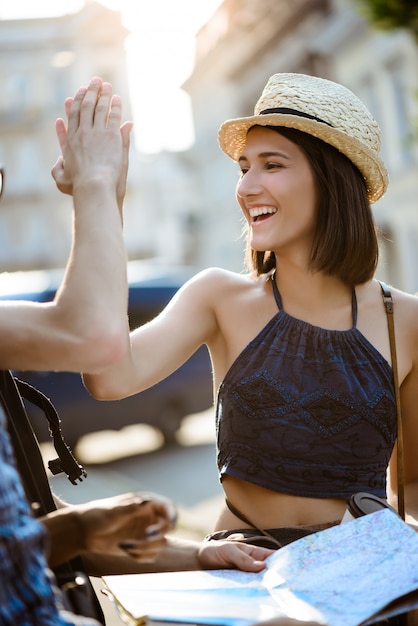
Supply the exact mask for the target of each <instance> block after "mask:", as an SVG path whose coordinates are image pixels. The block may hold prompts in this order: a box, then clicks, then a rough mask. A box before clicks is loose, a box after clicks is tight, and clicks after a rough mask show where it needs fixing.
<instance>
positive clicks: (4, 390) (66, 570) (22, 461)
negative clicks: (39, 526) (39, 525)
mask: <svg viewBox="0 0 418 626" xmlns="http://www.w3.org/2000/svg"><path fill="white" fill-rule="evenodd" d="M21 391H22V395H21V393H20V392H21ZM22 396H24V397H25V398H26V399H28V400H29V401H31V402H33V403H34V404H36V405H37V406H38V407H39V408H41V409H42V410H43V411H44V412H45V414H46V416H47V419H48V422H49V426H50V431H51V436H52V438H53V441H54V445H55V449H56V451H57V453H58V459H54V460H53V461H50V462H49V466H50V469H51V471H52V472H53V473H54V474H57V473H58V472H61V471H65V472H66V473H67V477H68V479H69V480H70V481H71V482H72V483H73V484H76V480H82V478H84V477H85V476H86V475H87V474H86V472H85V470H84V468H83V467H82V466H81V465H79V464H78V462H77V461H76V459H75V458H74V456H73V455H72V453H71V450H70V449H69V448H68V446H67V445H66V444H65V442H64V440H63V438H62V434H61V428H60V420H59V417H58V414H57V412H56V410H55V407H54V406H53V404H52V403H51V401H50V400H49V399H48V398H47V397H46V396H44V394H42V393H41V392H40V391H39V390H38V389H35V387H32V386H31V385H29V384H28V383H24V382H23V381H19V380H18V379H16V378H15V377H14V376H13V374H12V373H11V372H10V371H9V370H0V402H1V403H2V406H3V409H4V412H5V415H6V418H7V426H8V430H9V434H10V438H11V441H12V445H13V449H14V454H15V458H16V464H17V468H18V471H19V474H20V477H21V480H22V484H23V488H24V490H25V493H26V497H27V499H28V501H29V502H30V503H31V505H32V510H33V513H34V515H35V516H37V517H40V516H42V515H46V514H47V513H50V512H51V511H55V510H56V508H57V507H56V504H55V501H54V497H53V495H52V492H51V487H50V484H49V480H48V476H47V474H46V471H45V466H44V462H43V458H42V454H41V451H40V449H39V443H38V440H37V438H36V436H35V433H34V432H33V429H32V425H31V423H30V421H29V418H28V416H27V413H26V409H25V406H24V404H23V400H22ZM76 571H81V572H85V568H84V563H83V561H82V559H81V558H80V557H76V558H75V559H71V561H67V562H65V563H62V564H61V565H58V566H57V567H54V573H55V574H56V575H57V576H58V577H65V576H72V577H74V576H73V574H74V572H76ZM87 584H88V585H89V588H90V591H91V601H92V603H93V606H94V617H95V618H96V619H97V620H98V621H99V622H100V623H102V624H105V619H104V615H103V611H102V608H101V605H100V602H99V599H98V598H97V596H96V594H95V592H94V589H93V587H92V585H91V583H90V581H89V580H88V579H87Z"/></svg>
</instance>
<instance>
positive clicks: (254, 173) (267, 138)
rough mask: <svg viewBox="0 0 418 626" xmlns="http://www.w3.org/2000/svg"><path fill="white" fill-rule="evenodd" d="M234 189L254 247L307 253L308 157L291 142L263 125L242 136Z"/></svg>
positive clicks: (311, 195)
mask: <svg viewBox="0 0 418 626" xmlns="http://www.w3.org/2000/svg"><path fill="white" fill-rule="evenodd" d="M238 163H239V165H240V169H241V174H240V179H239V182H238V185H237V188H236V195H237V200H238V203H239V205H240V206H241V209H242V211H243V213H244V216H245V218H246V220H247V222H248V227H249V236H250V244H251V247H252V248H253V249H254V250H257V251H264V250H271V251H273V252H275V254H276V256H283V255H288V254H290V255H292V256H294V254H297V256H298V257H300V255H301V254H302V258H303V259H305V257H306V258H309V257H310V252H311V246H312V238H313V233H314V226H315V216H316V210H315V208H316V190H315V184H314V177H313V174H312V171H311V167H310V165H309V161H308V159H307V158H306V156H305V155H304V153H303V152H302V150H301V149H300V148H299V146H297V145H296V144H295V143H293V142H291V141H290V140H289V139H286V138H285V137H283V136H282V135H280V134H279V133H278V132H276V131H274V130H271V129H269V128H263V127H260V126H256V127H254V128H251V129H250V130H249V132H248V135H247V141H246V145H245V149H244V151H243V153H242V155H241V157H240V159H239V161H238Z"/></svg>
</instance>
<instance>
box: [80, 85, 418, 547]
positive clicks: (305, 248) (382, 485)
mask: <svg viewBox="0 0 418 626" xmlns="http://www.w3.org/2000/svg"><path fill="white" fill-rule="evenodd" d="M219 141H220V146H221V148H222V150H223V151H224V152H226V154H228V155H229V156H230V157H231V158H233V159H234V160H236V161H238V163H239V165H240V169H241V172H240V176H239V181H238V185H237V189H236V197H237V200H238V203H239V205H240V208H241V210H242V213H243V216H244V218H245V221H246V227H247V239H248V269H249V271H248V273H245V274H244V273H241V274H239V273H234V272H230V271H226V270H222V269H210V270H207V271H204V272H202V273H199V274H198V275H197V276H196V277H194V278H193V279H192V280H190V281H189V282H188V283H187V284H186V285H185V286H184V287H183V288H182V289H181V290H180V291H179V292H178V294H177V295H176V296H175V297H174V299H173V300H172V301H171V302H170V303H169V305H168V306H167V307H166V309H165V310H164V311H163V312H162V313H161V315H159V316H158V317H157V318H156V319H155V320H153V321H152V322H151V323H149V324H147V325H145V326H142V327H140V328H138V329H136V330H135V331H134V332H132V333H131V335H130V337H129V336H128V332H127V335H126V354H125V357H124V359H123V360H121V361H120V362H119V363H118V364H117V366H111V367H109V368H107V369H104V370H102V371H101V372H100V373H95V374H93V375H92V374H89V375H85V376H84V380H85V383H86V385H87V387H88V388H89V390H90V392H91V393H92V394H93V395H94V396H95V397H97V398H99V399H116V398H121V397H125V396H128V395H131V394H134V393H137V392H140V391H142V390H143V389H146V388H147V387H149V386H151V385H153V384H155V383H156V382H158V381H159V380H161V379H162V378H164V377H166V376H167V375H168V374H170V373H171V372H172V371H174V370H175V369H176V368H178V367H179V366H180V365H181V364H182V363H183V362H184V361H185V360H186V359H187V358H188V357H190V355H191V354H192V353H193V352H195V351H196V350H197V349H198V348H199V346H201V345H202V344H206V345H207V346H208V349H209V351H210V355H211V359H212V363H213V371H214V390H215V394H216V398H217V399H216V421H217V437H218V467H219V476H220V480H221V481H222V486H223V488H224V491H225V496H226V503H225V506H224V507H223V509H222V511H221V512H220V515H219V519H218V521H217V524H216V529H215V530H217V531H221V530H222V531H225V530H226V531H235V530H236V529H239V528H241V529H242V528H258V529H262V530H265V529H267V530H268V532H269V533H273V531H274V529H279V533H278V534H279V538H280V539H279V540H280V541H284V542H286V541H287V540H288V535H287V534H286V533H287V530H283V529H288V528H289V527H290V531H289V532H290V535H291V538H292V537H293V538H295V537H297V536H300V534H304V533H306V532H308V531H309V530H315V529H318V528H323V527H326V526H329V525H332V524H335V523H338V522H339V521H340V520H341V517H342V515H343V512H344V510H345V506H346V500H347V498H348V497H349V496H350V495H352V494H353V493H356V492H358V491H367V492H369V493H373V494H375V495H377V496H379V497H383V498H386V497H387V496H391V495H392V491H393V490H394V489H395V488H396V477H395V476H394V473H393V472H391V473H390V481H389V485H388V486H387V485H386V472H387V468H388V466H389V464H390V465H391V466H392V464H393V460H391V459H392V458H393V457H394V456H395V455H394V454H393V450H394V444H395V442H396V436H397V433H396V404H395V392H394V383H393V376H392V369H391V357H390V347H389V338H388V326H387V319H386V312H385V307H384V304H383V300H382V293H381V287H380V285H379V283H378V282H377V281H376V280H375V279H374V272H375V269H376V264H377V258H378V242H377V235H376V229H375V225H374V222H373V217H372V212H371V208H370V203H371V202H374V201H376V200H378V199H379V198H380V197H381V196H382V194H383V193H384V192H385V190H386V187H387V183H388V176H387V172H386V168H385V165H384V163H383V162H382V160H381V158H380V156H379V151H380V131H379V128H378V126H377V124H376V122H375V121H374V119H373V118H372V116H371V115H370V113H369V111H368V110H367V109H366V107H365V106H364V105H363V104H362V102H361V101H359V99H358V98H357V97H356V96H355V95H354V94H353V93H351V92H350V91H349V90H348V89H346V88H345V87H343V86H341V85H338V84H336V83H333V82H331V81H328V80H324V79H321V78H316V77H312V76H305V75H302V74H276V75H274V76H272V77H271V78H270V80H269V82H268V83H267V85H266V87H265V89H264V91H263V94H262V96H261V98H260V100H259V101H258V103H257V105H256V107H255V114H254V116H252V117H248V118H241V119H235V120H229V121H227V122H225V123H224V124H223V125H222V126H221V128H220V132H219ZM392 295H393V299H394V310H395V327H396V344H397V352H398V367H399V381H400V384H401V394H402V413H403V425H404V454H405V483H406V505H407V512H408V517H407V520H408V521H409V522H411V523H414V521H415V519H417V515H418V497H417V486H418V482H417V481H418V466H417V464H416V463H414V458H415V456H416V452H417V450H418V420H416V419H414V417H415V416H414V413H415V411H416V406H417V405H418V298H416V297H414V296H412V295H408V294H406V293H402V292H401V291H398V290H396V289H393V290H392ZM295 527H296V531H294V529H295ZM269 529H270V530H269ZM272 529H273V530H272ZM283 533H284V535H283ZM292 533H296V534H292ZM283 537H284V538H283Z"/></svg>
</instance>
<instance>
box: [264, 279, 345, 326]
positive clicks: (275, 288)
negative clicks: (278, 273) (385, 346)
mask: <svg viewBox="0 0 418 626" xmlns="http://www.w3.org/2000/svg"><path fill="white" fill-rule="evenodd" d="M271 282H272V283H273V294H274V299H275V301H276V304H277V308H278V309H279V311H283V310H284V309H283V303H282V297H281V295H280V291H279V288H278V286H277V284H276V278H275V272H274V273H273V274H272V275H271ZM351 317H352V320H353V328H355V327H356V326H357V296H356V289H355V287H353V289H352V292H351Z"/></svg>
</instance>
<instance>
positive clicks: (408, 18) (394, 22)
mask: <svg viewBox="0 0 418 626" xmlns="http://www.w3.org/2000/svg"><path fill="white" fill-rule="evenodd" d="M360 7H361V8H362V12H363V14H364V15H365V17H366V18H367V19H368V20H369V21H371V22H372V23H374V24H375V25H376V26H377V27H378V28H381V29H384V30H393V29H395V28H405V29H407V30H409V31H410V32H411V33H412V35H413V36H414V38H415V40H416V41H417V42H418V0H360Z"/></svg>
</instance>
